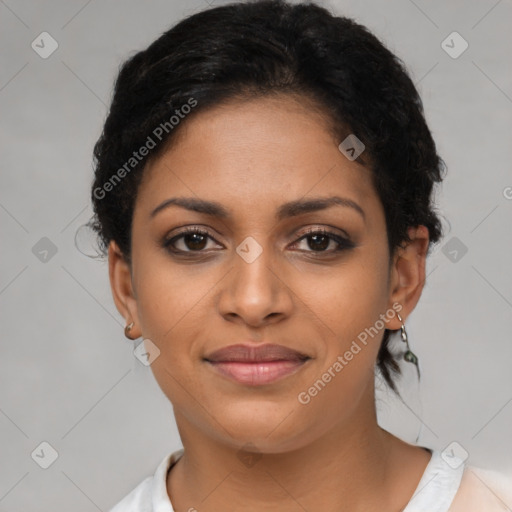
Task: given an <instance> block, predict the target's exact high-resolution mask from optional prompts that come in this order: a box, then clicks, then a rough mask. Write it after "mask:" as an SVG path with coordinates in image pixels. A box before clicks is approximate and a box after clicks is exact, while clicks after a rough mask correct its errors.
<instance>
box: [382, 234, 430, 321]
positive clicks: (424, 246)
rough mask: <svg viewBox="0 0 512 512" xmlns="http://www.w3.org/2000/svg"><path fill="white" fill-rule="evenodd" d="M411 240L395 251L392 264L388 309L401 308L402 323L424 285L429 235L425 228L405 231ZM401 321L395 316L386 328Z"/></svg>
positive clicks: (416, 301) (414, 304) (413, 306)
mask: <svg viewBox="0 0 512 512" xmlns="http://www.w3.org/2000/svg"><path fill="white" fill-rule="evenodd" d="M408 233H409V236H410V238H411V241H410V242H409V243H407V244H405V245H404V246H403V247H401V248H399V249H397V251H396V253H395V255H394V259H393V263H392V265H391V274H392V275H391V280H390V296H389V307H392V305H393V304H394V303H399V304H401V305H402V310H401V316H402V318H403V320H404V321H405V319H406V318H407V316H408V315H409V314H410V313H411V311H412V310H413V309H414V308H415V307H416V304H417V303H418V301H419V299H420V296H421V293H422V291H423V286H424V285H425V263H426V257H427V251H428V245H429V233H428V229H427V228H426V227H425V226H416V227H411V228H409V230H408ZM400 327H401V322H400V321H399V320H398V318H396V317H394V318H392V319H391V320H389V321H388V325H386V328H387V329H390V330H395V329H399V328H400Z"/></svg>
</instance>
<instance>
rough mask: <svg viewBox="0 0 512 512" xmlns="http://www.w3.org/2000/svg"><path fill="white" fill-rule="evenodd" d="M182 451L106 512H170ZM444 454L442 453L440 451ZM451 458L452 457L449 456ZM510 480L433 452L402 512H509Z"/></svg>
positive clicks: (511, 498)
mask: <svg viewBox="0 0 512 512" xmlns="http://www.w3.org/2000/svg"><path fill="white" fill-rule="evenodd" d="M183 453H184V451H183V449H181V450H177V451H175V452H173V453H171V454H169V455H166V456H165V457H164V459H163V460H162V462H160V464H159V465H158V467H157V468H156V471H155V474H154V475H153V476H148V477H147V478H146V479H145V480H143V481H142V482H141V483H140V484H139V485H138V486H137V487H136V488H135V489H133V490H132V491H131V492H130V493H129V494H128V495H127V496H125V497H124V498H123V499H122V500H121V501H120V502H119V503H118V504H117V505H115V506H114V507H113V508H112V509H110V510H109V512H174V508H173V506H172V503H171V500H170V499H169V496H168V494H167V473H168V472H169V471H170V469H171V468H172V466H173V465H174V464H175V463H176V462H177V461H178V459H179V458H180V457H181V456H182V455H183ZM443 453H444V452H443ZM452 455H453V454H452ZM511 510H512V477H510V476H509V477H505V476H504V475H500V474H498V473H494V472H489V471H484V470H480V469H476V468H472V467H471V466H466V465H465V464H464V463H463V461H462V460H460V459H459V458H457V457H450V458H449V459H448V458H446V456H445V458H443V455H442V453H441V452H439V451H433V452H432V457H431V459H430V462H429V463H428V465H427V467H426V468H425V471H424V473H423V476H422V478H421V480H420V481H419V483H418V486H417V487H416V490H415V491H414V494H413V496H412V498H411V500H410V501H409V503H408V504H407V506H406V507H405V509H404V510H403V511H402V512H483V511H485V512H510V511H511Z"/></svg>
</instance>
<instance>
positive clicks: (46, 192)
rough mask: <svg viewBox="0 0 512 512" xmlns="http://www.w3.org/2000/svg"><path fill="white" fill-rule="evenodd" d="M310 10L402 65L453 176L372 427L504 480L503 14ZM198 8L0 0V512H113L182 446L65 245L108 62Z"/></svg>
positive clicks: (506, 27)
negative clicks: (394, 382)
mask: <svg viewBox="0 0 512 512" xmlns="http://www.w3.org/2000/svg"><path fill="white" fill-rule="evenodd" d="M221 3H226V2H222V1H218V2H211V4H210V5H219V4H221ZM323 5H325V6H326V7H329V8H330V9H332V10H333V11H335V12H336V13H339V14H343V15H347V16H350V17H353V18H355V19H356V20H357V21H359V22H361V23H363V24H364V25H366V26H367V27H368V28H370V29H371V30H372V31H374V33H375V34H376V35H377V36H378V37H380V38H381V39H382V40H383V41H384V42H385V44H387V46H388V47H389V48H390V49H391V50H392V51H394V52H395V53H396V54H397V55H398V56H399V57H401V58H402V59H403V60H404V62H405V63H406V65H407V67H408V69H409V71H410V73H411V76H412V78H413V80H414V81H415V83H416V85H417V87H418V89H419V91H420V94H421V96H422V98H423V101H424V106H425V112H426V117H427V121H428V123H429V126H430V128H431V130H432V132H433V135H434V138H435V140H436V143H437V145H438V149H439V152H440V154H441V156H442V157H443V159H444V160H445V162H446V164H447V168H448V172H447V177H446V179H445V181H444V183H443V185H442V188H441V189H440V190H439V192H438V194H437V203H438V205H439V211H440V213H441V214H442V216H443V219H444V225H445V231H446V234H445V237H444V239H443V240H442V241H441V242H440V243H439V244H438V245H437V247H436V248H435V249H434V251H433V252H432V254H431V256H430V257H429V260H428V267H427V273H428V274H429V275H428V279H427V284H426V287H425V289H424V292H423V295H422V298H421V300H420V302H419V304H418V306H417V308H416V310H415V311H414V312H413V314H412V315H411V316H410V317H409V319H408V320H407V330H408V334H409V339H410V343H411V347H412V349H413V351H415V352H416V353H417V354H418V356H419V358H420V362H421V368H422V372H423V373H422V380H421V384H420V385H418V384H417V382H416V381H415V379H414V371H411V369H409V368H407V367H406V368H405V370H404V371H405V374H404V378H403V380H402V383H401V385H400V389H401V391H402V393H403V396H404V403H402V402H400V401H399V400H397V399H396V398H394V397H393V395H392V394H390V393H389V392H387V391H385V390H381V391H380V392H379V399H378V410H379V418H380V421H381V424H382V425H383V426H385V427H386V428H388V429H389V430H391V431H392V432H394V433H395V434H397V435H400V436H402V437H403V438H404V439H405V440H407V441H409V442H414V441H416V439H417V436H418V435H419V439H418V441H417V442H418V443H419V444H422V445H423V446H429V447H432V448H436V449H440V450H443V449H445V448H446V447H447V446H449V445H450V443H452V442H457V443H458V445H456V446H457V450H461V449H463V450H465V451H466V452H467V453H468V463H469V464H472V465H475V466H480V467H483V468H492V469H497V470H500V471H511V470H512V462H511V461H512V437H511V435H510V433H511V431H512V428H511V426H512V372H511V369H510V368H511V361H512V343H511V334H510V333H511V328H512V272H511V261H512V258H511V254H512V229H511V217H512V172H511V162H512V149H511V148H512V144H511V140H512V139H511V135H512V134H511V131H512V130H511V126H512V74H511V69H512V66H511V57H510V48H511V47H512V37H511V30H510V27H511V26H512V23H511V22H512V3H511V2H510V0H502V1H496V0H482V1H480V2H464V1H462V0H457V1H449V2H445V1H440V0H436V1H430V2H428V1H421V0H416V1H414V2H413V1H411V0H392V1H387V2H380V1H378V0H372V1H345V0H331V1H329V2H327V1H326V2H323ZM207 7H208V3H206V2H205V1H204V0H188V1H185V0H173V1H163V0H160V1H149V2H136V1H135V0H123V1H117V2H114V1H101V0H92V1H86V0H73V1H69V0H68V1H64V0H53V1H47V2H35V1H28V0H25V1H23V0H0V34H1V35H0V38H1V45H0V56H1V66H0V72H1V77H0V108H1V117H0V123H1V129H2V136H1V144H2V157H1V173H2V174H1V188H0V225H1V232H2V244H1V258H2V259H1V276H0V308H1V309H0V311H1V336H2V350H1V357H0V368H1V373H0V432H1V438H0V510H2V511H12V512H15V511H18V512H20V511H23V512H25V511H29V510H30V511H33V512H40V511H47V510H62V511H64V510H73V511H74V512H89V511H95V510H108V509H109V508H110V507H111V506H112V505H113V504H114V503H116V502H117V501H119V499H121V497H123V496H124V495H125V494H127V493H128V492H129V491H130V490H131V489H132V488H133V487H135V486H136V485H137V484H138V483H139V482H140V481H141V480H142V479H143V478H145V477H146V476H148V475H150V474H152V473H153V471H154V469H155V468H156V466H157V464H158V463H159V462H160V460H161V459H162V458H163V457H164V456H165V455H166V454H167V453H168V452H170V451H173V450H176V449H178V448H180V447H181V443H180V439H179V436H178V433H177V429H176V426H175V423H174V418H173V415H172V407H171V405H170V403H169V402H168V400H167V399H166V397H165V396H164V395H163V393H162V392H161V390H160V388H159V387H158V385H157V384H156V382H155V380H154V378H153V375H152V373H151V370H150V368H149V367H145V366H144V365H142V364H141V363H140V362H139V361H138V360H137V359H136V358H135V357H134V355H133V348H134V343H133V342H130V341H128V340H126V339H125V337H124V336H123V328H124V322H123V318H122V317H121V316H120V315H119V314H118V312H117V310H116V309H115V306H114V303H113V300H112V297H111V292H110V288H109V283H108V274H107V264H106V262H101V261H98V260H94V259H92V258H88V257H86V256H84V255H83V254H82V253H81V252H80V251H78V250H77V248H76V247H75V234H76V233H77V230H79V228H80V226H81V225H83V224H85V223H86V222H87V221H88V220H89V219H90V217H91V214H92V210H91V206H90V202H89V194H90V185H91V180H92V172H93V171H92V148H93V144H94V143H95V141H96V139H97V138H98V136H99V135H100V131H101V129H102V123H103V121H104V119H105V115H106V107H107V105H108V103H109V100H110V97H111V91H112V85H113V80H114V77H115V75H116V73H117V70H118V66H119V65H120V63H121V62H122V61H123V60H125V59H126V58H127V57H129V56H130V55H132V54H133V53H134V52H135V51H138V50H140V49H143V48H145V47H146V46H147V45H148V44H149V43H150V42H152V41H153V40H154V39H155V38H156V37H158V36H159V35H160V34H161V33H162V32H163V31H165V30H167V29H168V28H170V26H171V25H173V24H174V23H176V22H177V21H178V20H180V19H181V18H183V17H184V16H186V15H189V14H192V13H194V12H197V11H199V10H202V9H204V8H207ZM43 32H47V33H48V34H49V36H48V35H46V34H45V35H42V36H41V33H43ZM453 32H457V33H458V34H459V35H454V34H453ZM41 39H43V42H41ZM53 40H54V41H56V43H53ZM443 41H445V42H444V43H443ZM464 41H465V42H467V44H468V47H467V49H466V50H465V51H464V52H463V53H461V54H460V55H458V53H459V52H460V51H461V50H462V49H463V48H464V46H465V44H466V43H465V42H464ZM52 44H53V45H55V44H58V47H57V49H56V50H55V51H54V52H53V53H52V54H51V55H49V56H48V55H46V54H45V52H47V53H48V52H50V51H51V50H52ZM450 53H451V55H450ZM43 57H46V58H43ZM361 65H364V62H362V63H361ZM79 233H80V236H79V237H78V241H79V243H80V244H82V246H83V247H85V246H87V243H88V240H87V237H86V236H85V237H82V232H81V231H79ZM41 443H48V444H49V445H50V446H51V448H50V447H49V446H48V445H46V444H43V445H41ZM459 445H460V448H459ZM52 450H55V452H56V454H54V456H56V457H57V458H56V459H55V460H54V461H53V463H52V464H51V465H50V466H49V467H48V468H47V469H43V468H42V467H41V464H43V465H44V464H45V461H44V460H43V459H45V460H46V463H49V462H51V460H52V454H53V451H52ZM43 454H44V455H43ZM53 458H54V457H53Z"/></svg>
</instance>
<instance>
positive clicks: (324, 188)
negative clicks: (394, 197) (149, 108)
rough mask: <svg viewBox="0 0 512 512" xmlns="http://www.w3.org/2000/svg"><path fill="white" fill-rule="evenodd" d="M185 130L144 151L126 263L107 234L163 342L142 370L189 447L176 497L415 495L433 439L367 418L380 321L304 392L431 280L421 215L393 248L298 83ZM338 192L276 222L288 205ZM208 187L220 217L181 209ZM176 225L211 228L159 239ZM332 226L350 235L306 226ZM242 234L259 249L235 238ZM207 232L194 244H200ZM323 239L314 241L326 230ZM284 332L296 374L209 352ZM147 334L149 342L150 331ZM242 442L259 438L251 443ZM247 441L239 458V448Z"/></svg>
mask: <svg viewBox="0 0 512 512" xmlns="http://www.w3.org/2000/svg"><path fill="white" fill-rule="evenodd" d="M182 128H183V131H182V132H181V133H180V134H179V135H180V137H179V139H177V143H176V144H174V145H173V146H171V147H170V148H168V149H167V150H166V151H165V152H164V153H163V154H162V155H161V156H160V157H159V158H157V159H155V160H154V161H152V162H150V163H148V165H147V167H146V169H145V174H144V179H143V182H142V184H141V187H140V189H139V193H138V196H137V200H136V205H135V211H134V217H133V225H132V262H131V265H129V264H128V263H127V262H126V261H125V260H124V258H123V255H122V254H121V253H120V251H119V249H118V248H117V246H116V244H115V242H111V244H110V247H109V270H110V280H111V286H112V292H113V296H114V300H115V303H116V306H117V308H118V310H119V312H120V313H121V314H122V315H123V317H124V318H125V320H126V322H127V323H130V322H132V321H133V322H134V327H133V329H132V331H131V333H132V335H133V336H142V337H143V338H144V339H149V340H151V342H152V343H154V344H155V345H156V346H158V348H159V350H160V356H159V357H158V358H157V359H156V360H155V361H154V362H153V363H152V365H151V368H152V371H153V373H154V375H155V378H156V380H157V382H158V384H159V386H160V387H161V389H162V391H163V392H164V393H165V395H166V396H167V397H168V398H169V400H170V401H171V402H172V404H173V408H174V413H175V418H176V422H177V425H178V429H179V432H180V435H181V440H182V443H183V446H184V448H185V454H184V455H183V457H182V458H181V459H180V460H179V461H178V462H177V464H176V465H175V466H174V467H173V469H172V470H171V471H170V472H169V474H168V477H167V490H168V494H169V496H170V497H171V500H172V503H173V507H174V509H175V510H176V512H186V511H189V510H191V509H192V510H194V509H196V510H197V511H198V512H203V511H204V512H206V511H212V512H213V511H215V512H218V511H219V510H221V511H223V512H227V511H235V510H236V511H247V512H248V511H254V510H265V511H270V512H272V511H280V512H295V511H297V512H299V511H302V512H303V511H304V510H307V511H308V512H314V511H320V510H321V511H322V512H335V511H336V512H340V511H349V510H350V511H351V512H358V511H365V512H371V511H379V512H392V511H393V512H395V511H399V510H401V509H403V508H404V507H405V505H406V504H407V502H408V501H409V500H410V498H411V497H412V494H413V492H414V490H415V488H416V486H417V485H418V482H419V480H420V478H421V475H422V474H423V471H424V470H425V467H426V465H427V464H428V461H429V460H430V454H429V453H427V452H426V451H425V450H423V449H422V448H419V447H415V446H412V445H409V444H407V443H405V442H403V441H401V440H399V439H398V438H396V437H394V436H392V435H391V434H390V433H388V432H386V431H384V430H383V429H381V428H380V427H379V425H378V424H377V419H376V412H375V403H374V400H375V397H374V366H375V361H376V357H377V353H378V349H379V344H380V341H381V339H382V335H383V333H384V328H388V329H398V328H399V327H400V325H401V324H400V322H399V321H398V319H397V317H396V315H394V316H393V317H391V318H388V317H385V327H383V328H382V329H380V331H379V334H378V335H376V336H374V337H373V338H371V339H370V341H369V342H368V344H367V345H365V346H364V347H363V348H362V350H360V352H358V353H357V355H355V356H354V357H353V359H351V360H350V361H349V362H348V364H347V365H346V366H344V367H343V369H342V371H340V372H339V373H337V374H336V376H335V377H333V378H332V379H331V381H330V382H329V383H328V384H327V385H326V386H325V387H324V388H323V389H322V390H321V391H320V392H318V394H316V396H314V397H311V400H310V401H309V402H308V403H307V404H303V403H300V402H299V400H298V396H299V394H300V393H301V392H304V391H307V390H308V389H309V388H310V387H311V386H312V384H313V383H314V382H315V381H317V380H318V379H319V378H320V377H321V376H322V374H323V373H325V372H326V371H327V369H328V368H329V367H332V365H333V363H334V362H335V361H336V360H337V358H338V356H340V355H343V354H344V353H345V352H346V351H347V350H348V349H349V348H350V346H351V343H352V342H353V340H356V339H357V336H358V334H359V333H361V332H363V331H364V330H365V328H369V327H370V326H374V325H376V321H377V320H378V319H379V315H382V314H384V313H385V312H387V311H389V310H393V304H395V305H396V304H399V305H400V306H401V310H400V315H401V317H402V319H403V320H404V321H405V320H406V319H407V317H408V315H409V314H410V313H411V311H412V310H413V309H414V307H415V306H416V304H417V302H418V300H419V298H420V295H421V292H422V289H423V285H424V281H425V258H426V252H427V248H428V230H427V229H426V228H425V227H424V226H417V227H411V228H410V235H411V237H412V242H411V243H409V244H408V245H406V246H405V247H403V248H400V249H398V250H397V251H396V252H395V254H394V255H393V257H392V259H391V260H390V257H389V252H388V247H387V234H386V224H385V216H384V211H383V208H382V204H381V202H380V200H379V197H378V195H377V193H376V191H375V190H374V187H373V185H372V183H371V180H370V176H371V174H370V170H368V169H366V168H364V167H363V166H362V165H360V164H358V163H356V162H351V161H349V160H348V159H347V158H346V157H345V156H344V155H343V154H342V153H341V152H340V151H339V150H338V147H337V146H338V144H339V142H340V141H337V140H335V139H334V138H333V136H332V134H331V133H330V132H329V131H328V129H327V127H326V124H325V121H324V119H323V118H322V117H320V116H319V115H317V114H315V113H314V111H312V110H311V109H310V108H307V107H306V106H305V103H303V104H301V103H299V102H297V101H295V100H294V99H293V98H291V97H287V96H284V97H281V98H279V99H278V98H264V99H258V100H252V101H250V102H232V103H230V104H228V105H225V106H223V107H221V108H215V109H213V110H210V111H205V112H203V113H199V115H197V116H196V117H194V118H191V119H189V120H187V122H186V124H184V125H183V126H182ZM331 196H339V197H342V198H348V199H350V200H351V201H353V202H354V203H357V205H359V206H360V208H361V209H362V210H363V211H364V216H363V215H362V214H361V213H360V212H358V211H357V209H356V208H352V207H348V206H340V205H335V206H331V207H329V208H325V209H322V210H317V211H311V212H306V213H304V212H303V213H301V214H300V215H297V216H294V217H289V218H285V219H282V220H277V219H276V217H275V214H276V211H277V209H278V208H279V207H280V206H281V205H282V204H283V203H286V202H289V201H295V200H306V199H311V198H313V197H315V198H317V197H331ZM172 197H193V198H200V199H204V200H208V201H216V202H218V203H221V204H222V206H224V208H225V209H226V210H228V212H229V213H230V214H231V217H230V218H224V219H222V218H219V217H217V216H213V215H209V214H205V213H198V212H194V211H189V210H187V209H185V208H182V207H178V206H169V207H167V208H163V209H162V210H161V211H160V212H158V213H157V214H156V215H154V216H153V217H152V216H151V212H152V211H153V210H154V209H155V208H156V207H157V206H159V205H160V204H162V203H163V202H164V201H166V200H167V199H169V198H172ZM184 226H188V227H193V226H196V227H198V228H199V229H201V230H205V231H207V234H208V235H207V236H206V237H199V238H193V237H192V238H191V237H190V235H189V236H188V237H187V236H186V237H184V238H183V237H182V238H180V239H178V240H176V241H175V242H174V248H175V250H177V251H179V250H181V251H182V253H186V254H185V255H181V256H180V255H177V254H176V253H173V252H172V251H171V250H170V247H168V248H165V247H164V239H167V240H169V239H171V238H173V237H174V236H177V235H178V234H180V233H181V232H182V231H183V228H184ZM310 228H314V229H325V230H327V231H329V232H332V233H334V234H337V235H340V236H342V237H344V238H348V239H349V240H350V241H351V242H352V243H353V247H350V246H348V247H345V248H342V250H340V251H338V252H336V251H335V249H336V248H337V247H339V245H338V243H337V242H336V241H335V240H334V239H329V238H322V237H323V236H324V235H322V234H320V235H319V237H320V238H317V239H314V238H313V239H312V237H311V235H310V236H309V237H308V238H303V236H304V235H305V234H306V230H308V229H310ZM246 237H252V238H253V239H254V240H256V241H257V243H258V244H259V246H260V247H261V249H262V253H261V255H260V256H259V257H258V258H256V259H255V260H254V261H252V262H251V263H248V262H247V261H245V260H244V259H243V258H242V257H240V256H239V254H238V253H237V252H236V248H237V247H238V246H239V245H240V244H241V243H242V241H244V240H245V239H246ZM200 242H201V243H200ZM323 242H325V243H324V244H323V245H322V243H323ZM249 341H251V342H253V343H254V344H261V343H278V344H282V345H285V346H287V347H291V348H293V349H296V350H299V351H301V352H304V353H306V354H308V355H309V356H310V358H311V359H310V360H308V361H307V363H305V364H304V365H303V366H302V367H301V368H300V370H299V371H297V372H296V373H294V374H292V375H288V376H286V377H285V378H283V379H281V380H278V381H276V382H274V383H271V384H268V385H264V386H257V387H252V388H250V387H248V386H246V385H242V384H240V383H238V382H235V381H233V380H231V379H228V378H226V377H224V376H222V375H220V374H219V373H218V372H216V371H215V370H214V369H212V367H211V365H209V364H208V363H207V362H206V361H204V357H205V356H206V355H207V354H208V353H211V352H212V351H214V350H217V349H219V348H221V347H225V346H227V345H232V344H235V343H240V342H249ZM146 343H147V342H146ZM247 443H251V445H252V446H253V447H254V448H249V447H248V446H247ZM241 450H242V451H243V452H254V453H255V454H256V456H257V458H256V459H254V461H255V462H254V463H251V464H247V461H246V459H243V458H242V457H241V456H240V454H241V453H243V452H241ZM244 461H245V463H244Z"/></svg>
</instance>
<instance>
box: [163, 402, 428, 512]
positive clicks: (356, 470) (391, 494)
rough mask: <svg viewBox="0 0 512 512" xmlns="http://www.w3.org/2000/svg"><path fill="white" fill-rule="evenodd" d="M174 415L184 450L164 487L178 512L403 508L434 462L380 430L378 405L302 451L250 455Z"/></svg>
mask: <svg viewBox="0 0 512 512" xmlns="http://www.w3.org/2000/svg"><path fill="white" fill-rule="evenodd" d="M175 418H176V422H177V425H178V429H179V431H180V435H181V439H182V442H183V446H184V448H185V453H184V455H183V456H182V458H181V459H180V460H179V461H178V463H177V464H176V465H175V467H174V468H173V469H172V471H170V472H169V474H168V477H167V490H168V494H169V496H171V500H172V503H173V506H174V508H175V510H177V511H179V512H181V511H182V510H183V511H188V510H194V509H197V510H198V511H201V512H207V511H210V510H211V511H215V510H241V511H251V510H266V511H269V512H273V511H274V510H275V511H280V512H287V511H290V512H291V511H296V510H303V509H305V510H318V508H319V505H321V509H322V511H323V512H331V511H332V512H334V511H336V512H340V511H345V510H346V511H348V510H350V511H351V512H354V511H363V510H364V511H365V512H369V511H373V510H375V511H377V510H378V511H384V510H388V509H389V510H399V509H401V508H404V507H405V505H406V504H407V502H408V501H409V499H410V497H411V496H412V494H413V492H414V490H415V489H416V486H417V483H418V481H419V479H420V478H421V475H422V473H423V471H424V468H425V466H426V464H427V463H428V460H429V456H428V454H427V452H426V451H424V450H421V449H420V448H417V447H412V446H410V445H407V444H406V443H404V442H402V441H400V440H399V439H397V438H395V437H394V436H392V435H391V434H389V433H388V432H386V431H385V430H383V429H381V428H380V427H379V426H378V424H377V421H376V416H375V407H374V406H373V407H372V408H371V411H361V412H360V413H359V418H358V419H356V421H352V418H351V421H350V423H345V424H340V425H336V427H335V428H333V429H331V430H330V431H328V432H325V433H324V434H323V435H322V436H320V437H318V438H317V439H316V440H315V441H314V442H311V443H309V444H307V445H305V446H301V447H300V448H296V449H293V450H290V451H285V452H276V451H274V452H271V453H269V452H267V451H266V452H265V453H259V452H258V451H257V450H256V449H255V450H254V451H253V453H252V455H251V451H250V450H249V449H247V451H244V452H241V451H240V449H239V448H237V447H233V446H232V445H229V444H228V443H226V442H221V441H219V440H218V439H213V438H212V437H209V436H206V435H205V433H204V431H203V430H198V429H197V427H196V425H195V424H193V423H191V422H189V421H188V420H187V419H186V418H185V417H184V416H182V415H181V414H180V413H179V411H175ZM254 444H255V445H256V446H257V445H258V443H257V442H255V443H254Z"/></svg>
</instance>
